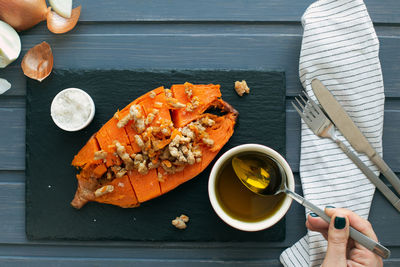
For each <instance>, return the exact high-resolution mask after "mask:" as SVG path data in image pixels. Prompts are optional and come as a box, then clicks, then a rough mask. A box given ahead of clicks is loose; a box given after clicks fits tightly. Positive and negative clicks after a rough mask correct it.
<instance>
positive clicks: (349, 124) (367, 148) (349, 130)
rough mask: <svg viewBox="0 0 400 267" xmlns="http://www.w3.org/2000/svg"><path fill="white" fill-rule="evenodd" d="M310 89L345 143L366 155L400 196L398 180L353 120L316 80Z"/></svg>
mask: <svg viewBox="0 0 400 267" xmlns="http://www.w3.org/2000/svg"><path fill="white" fill-rule="evenodd" d="M311 87H312V89H313V91H314V94H315V96H316V97H317V99H318V101H319V103H320V104H321V106H322V107H323V108H324V110H325V112H326V113H327V115H328V116H329V118H330V119H331V121H332V122H333V123H334V124H335V126H336V127H337V128H338V129H339V131H340V132H341V133H342V134H343V136H344V137H345V138H346V139H347V141H349V143H350V144H351V145H352V147H353V148H354V149H355V150H356V151H357V152H359V153H364V154H366V155H367V156H368V157H369V158H370V159H371V161H372V162H373V163H375V165H376V166H377V167H378V168H379V170H380V171H381V173H382V174H383V176H385V177H386V179H387V180H388V181H389V182H390V183H391V184H392V185H393V188H394V189H395V190H396V191H397V193H399V194H400V180H399V178H398V177H397V176H396V174H394V172H393V171H392V170H391V169H390V168H389V166H388V165H387V164H386V162H385V161H383V159H382V158H381V156H380V155H379V154H378V153H377V152H376V150H375V149H374V148H373V147H372V145H371V144H370V143H369V142H368V140H367V138H365V136H364V135H363V134H362V132H361V131H360V129H359V128H358V127H357V126H356V125H355V124H354V122H353V120H352V119H351V118H350V117H349V115H348V114H347V112H346V111H345V110H344V109H343V107H342V106H341V105H340V104H339V102H338V101H337V100H336V98H335V97H334V96H333V95H332V94H331V92H329V90H328V89H327V88H326V87H325V86H324V85H323V84H322V82H321V81H320V80H318V79H314V80H312V82H311Z"/></svg>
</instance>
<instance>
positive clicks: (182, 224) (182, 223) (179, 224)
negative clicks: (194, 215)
mask: <svg viewBox="0 0 400 267" xmlns="http://www.w3.org/2000/svg"><path fill="white" fill-rule="evenodd" d="M188 221H189V217H188V216H186V215H184V214H182V215H181V216H179V217H176V218H175V220H172V225H173V226H175V227H176V228H178V229H181V230H183V229H186V227H187V225H186V223H187V222H188Z"/></svg>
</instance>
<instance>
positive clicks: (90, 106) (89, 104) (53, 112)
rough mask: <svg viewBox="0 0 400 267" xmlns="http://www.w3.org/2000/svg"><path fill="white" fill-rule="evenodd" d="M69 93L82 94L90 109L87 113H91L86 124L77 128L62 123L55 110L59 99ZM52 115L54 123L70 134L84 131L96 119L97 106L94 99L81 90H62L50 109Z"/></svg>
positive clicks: (83, 123)
mask: <svg viewBox="0 0 400 267" xmlns="http://www.w3.org/2000/svg"><path fill="white" fill-rule="evenodd" d="M68 92H78V93H79V94H81V96H82V97H83V99H86V100H87V102H88V107H87V108H88V109H87V111H89V116H88V118H87V120H85V121H84V122H82V123H81V124H79V125H77V126H75V127H70V126H68V125H65V124H64V123H63V122H62V121H60V120H59V119H58V118H57V115H56V114H55V113H56V112H55V108H56V105H57V101H58V100H59V98H61V97H63V95H65V94H66V93H68ZM50 114H51V118H52V119H53V121H54V123H55V124H56V125H57V126H58V127H59V128H61V129H62V130H65V131H68V132H75V131H79V130H82V129H83V128H85V127H86V126H88V125H89V124H90V123H91V122H92V120H93V118H94V114H95V105H94V102H93V99H92V98H91V97H90V95H88V94H87V93H86V92H85V91H83V90H81V89H79V88H67V89H64V90H62V91H61V92H59V93H58V94H57V95H56V96H55V97H54V99H53V101H52V103H51V107H50Z"/></svg>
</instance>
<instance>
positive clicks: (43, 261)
mask: <svg viewBox="0 0 400 267" xmlns="http://www.w3.org/2000/svg"><path fill="white" fill-rule="evenodd" d="M0 264H1V266H5V267H12V266H31V267H36V266H40V267H42V266H58V267H64V266H68V267H69V266H71V265H73V266H75V267H81V266H82V267H86V266H120V267H124V266H160V265H161V266H173V267H175V266H188V265H190V266H193V267H196V266H249V267H253V266H263V267H264V266H282V264H281V263H280V262H279V260H278V259H271V260H263V261H218V260H170V261H165V260H137V259H133V260H132V259H114V258H113V259H109V258H101V259H92V258H87V259H74V258H73V259H71V258H47V257H43V258H36V257H35V258H29V257H4V258H0ZM399 264H400V260H399V259H389V260H385V261H384V266H385V267H397V266H399Z"/></svg>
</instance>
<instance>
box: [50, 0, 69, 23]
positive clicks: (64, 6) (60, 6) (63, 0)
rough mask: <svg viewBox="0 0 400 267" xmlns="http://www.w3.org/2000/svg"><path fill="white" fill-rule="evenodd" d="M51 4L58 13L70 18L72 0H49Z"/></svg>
mask: <svg viewBox="0 0 400 267" xmlns="http://www.w3.org/2000/svg"><path fill="white" fill-rule="evenodd" d="M49 3H50V6H51V7H52V8H53V9H54V11H55V12H57V14H58V15H60V16H62V17H64V18H67V19H69V18H70V17H71V11H72V0H49Z"/></svg>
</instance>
